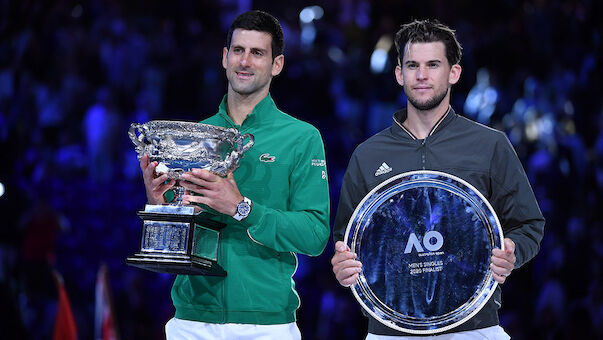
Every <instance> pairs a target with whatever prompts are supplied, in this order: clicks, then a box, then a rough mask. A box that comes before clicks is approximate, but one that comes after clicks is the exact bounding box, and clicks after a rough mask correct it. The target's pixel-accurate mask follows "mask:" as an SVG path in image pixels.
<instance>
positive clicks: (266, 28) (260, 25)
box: [226, 10, 285, 60]
mask: <svg viewBox="0 0 603 340" xmlns="http://www.w3.org/2000/svg"><path fill="white" fill-rule="evenodd" d="M237 28H241V29H244V30H249V31H259V32H266V33H268V34H270V36H271V37H272V43H271V46H270V47H271V48H272V51H271V52H272V60H274V58H276V57H277V56H279V55H281V54H283V49H284V47H285V41H284V39H283V29H282V28H281V24H280V23H279V22H278V20H277V19H276V18H275V17H273V16H272V15H270V14H268V13H266V12H263V11H258V10H254V11H248V12H245V13H243V14H240V15H239V16H238V17H236V19H235V20H234V21H233V22H232V24H230V29H229V30H228V36H227V37H226V48H227V49H230V43H231V41H232V33H233V32H234V31H235V30H236V29H237Z"/></svg>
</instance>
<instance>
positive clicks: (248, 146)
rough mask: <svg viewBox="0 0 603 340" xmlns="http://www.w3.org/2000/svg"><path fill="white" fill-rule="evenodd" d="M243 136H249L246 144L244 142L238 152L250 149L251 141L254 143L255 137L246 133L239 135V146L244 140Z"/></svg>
mask: <svg viewBox="0 0 603 340" xmlns="http://www.w3.org/2000/svg"><path fill="white" fill-rule="evenodd" d="M245 138H249V141H248V142H247V144H245V145H244V146H243V148H242V149H241V151H239V152H240V153H244V152H246V151H247V150H249V149H251V147H252V146H253V143H255V137H253V135H252V134H250V133H246V134H244V135H242V136H241V143H240V144H239V146H240V145H242V144H243V141H244V140H245Z"/></svg>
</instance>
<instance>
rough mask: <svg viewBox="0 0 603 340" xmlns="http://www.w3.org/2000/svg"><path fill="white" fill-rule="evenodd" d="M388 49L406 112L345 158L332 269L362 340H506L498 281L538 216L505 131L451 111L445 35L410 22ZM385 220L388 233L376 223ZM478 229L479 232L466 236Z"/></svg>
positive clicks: (534, 233)
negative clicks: (365, 321)
mask: <svg viewBox="0 0 603 340" xmlns="http://www.w3.org/2000/svg"><path fill="white" fill-rule="evenodd" d="M395 43H396V48H397V50H398V66H397V67H396V69H395V76H396V80H397V81H398V83H399V84H400V85H401V86H402V87H403V89H404V92H405V94H406V97H407V108H406V109H404V110H401V111H398V112H396V113H395V114H394V116H393V124H392V126H391V127H389V128H387V129H385V130H383V131H381V132H379V133H378V134H376V135H374V136H373V137H371V138H369V139H368V140H367V141H366V142H364V143H362V144H361V145H359V146H358V147H357V148H356V150H355V151H354V154H353V155H352V158H351V160H350V162H349V165H348V168H347V171H346V174H345V176H344V179H343V184H342V189H341V198H340V202H339V207H338V211H337V216H336V220H335V226H334V239H335V241H336V244H335V255H334V256H333V258H332V261H331V263H332V265H333V272H334V273H335V276H336V278H337V280H338V281H339V283H340V284H341V285H343V286H345V287H349V286H351V288H352V291H353V293H354V295H355V296H356V298H357V299H358V300H359V302H360V304H361V305H362V307H363V308H364V310H363V311H364V312H365V314H366V315H367V316H368V317H369V330H368V332H369V334H368V336H367V339H407V338H409V339H412V338H416V336H428V337H429V338H430V339H508V338H509V336H508V335H507V334H506V333H505V331H504V330H503V329H502V328H501V327H500V326H499V321H498V309H499V308H500V306H501V296H500V287H498V286H497V284H501V283H504V282H505V280H506V279H507V278H508V276H509V275H510V274H511V272H512V270H513V269H515V268H518V267H520V266H522V265H523V264H525V263H526V262H527V261H529V260H530V259H532V258H533V257H534V256H535V255H536V253H537V252H538V249H539V244H540V241H541V240H542V236H543V232H544V217H543V216H542V213H541V212H540V209H539V207H538V204H537V202H536V199H535V197H534V194H533V192H532V189H531V186H530V184H529V182H528V179H527V176H526V175H525V172H524V170H523V168H522V165H521V163H520V161H519V159H518V157H517V155H516V154H515V152H514V150H513V148H512V146H511V144H510V143H509V141H508V139H507V138H506V136H505V135H504V133H502V132H499V131H496V130H493V129H490V128H488V127H485V126H483V125H480V124H478V123H475V122H473V121H470V120H468V119H466V118H464V117H462V116H460V115H458V114H456V113H455V112H454V110H453V109H452V107H451V106H450V91H451V87H452V85H454V84H455V83H457V81H458V80H459V77H460V75H461V66H460V65H459V62H460V59H461V46H460V44H459V43H458V41H457V40H456V36H455V34H454V31H453V30H451V29H450V28H448V27H447V26H445V25H442V24H440V23H438V22H437V21H432V20H424V21H413V22H411V23H408V24H406V25H403V26H402V27H401V29H400V30H399V31H398V32H397V34H396V37H395ZM381 196H383V197H384V198H383V199H380V197H381ZM434 202H436V203H437V204H435V203H434ZM481 207H485V208H483V209H482V208H481ZM490 212H491V213H490ZM390 220H394V222H393V224H394V225H395V227H392V228H389V227H388V228H389V229H387V228H385V227H382V226H383V225H388V223H391V222H390ZM409 221H413V223H409ZM415 221H416V223H415ZM455 221H457V222H455ZM458 221H462V222H461V223H458ZM357 222H358V223H357ZM442 226H446V228H444V227H442ZM482 226H485V227H487V228H485V229H487V230H488V231H487V232H484V235H485V236H484V237H482V238H474V237H473V235H474V234H478V233H482V232H483V231H482V229H484V228H482ZM469 227H470V228H472V229H469ZM346 228H347V230H346ZM363 228H364V229H363ZM371 228H372V229H371ZM379 228H381V229H379ZM404 228H407V229H411V230H410V232H408V233H406V234H404V232H405V231H404V232H402V231H399V230H400V229H404ZM371 230H373V231H374V230H387V235H385V236H383V235H377V236H375V233H374V232H373V233H371V232H370V231H371ZM503 232H504V237H502V233H503ZM382 233H385V232H382ZM395 233H396V234H395ZM400 235H402V236H400ZM468 239H470V241H467V240H468ZM381 240H383V242H381ZM369 241H370V244H369ZM455 247H456V248H457V249H455ZM484 250H486V251H484ZM480 252H482V253H485V256H482V257H481V258H480V257H478V256H474V255H471V256H474V258H476V259H477V258H480V259H481V260H482V261H481V262H480V261H464V260H462V257H463V256H466V254H478V253H480ZM370 254H379V256H373V255H370ZM409 256H415V258H414V259H412V260H407V258H408V257H409ZM400 263H403V265H402V266H400V265H399V264H400ZM480 268H481V269H480ZM480 272H481V273H482V274H483V275H481V276H479V275H477V276H476V273H477V274H479V273H480ZM456 277H460V278H469V279H467V280H466V279H460V280H456V281H454V280H452V279H451V278H456ZM474 278H477V280H475V281H476V284H475V285H471V284H469V283H468V282H469V281H471V280H472V279H474ZM459 296H461V297H460V298H459ZM463 296H464V297H463ZM462 299H466V300H467V301H466V302H465V300H462ZM474 301H475V303H474Z"/></svg>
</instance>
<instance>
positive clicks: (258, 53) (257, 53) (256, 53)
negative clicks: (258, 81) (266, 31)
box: [253, 51, 264, 57]
mask: <svg viewBox="0 0 603 340" xmlns="http://www.w3.org/2000/svg"><path fill="white" fill-rule="evenodd" d="M253 54H254V55H256V56H258V57H261V56H263V55H264V54H263V53H262V52H261V51H253Z"/></svg>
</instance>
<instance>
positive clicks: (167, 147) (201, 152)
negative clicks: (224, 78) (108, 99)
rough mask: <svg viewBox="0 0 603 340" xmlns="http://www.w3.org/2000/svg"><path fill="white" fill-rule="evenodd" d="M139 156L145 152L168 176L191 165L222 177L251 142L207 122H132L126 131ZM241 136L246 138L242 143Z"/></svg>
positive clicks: (235, 130) (249, 137)
mask: <svg viewBox="0 0 603 340" xmlns="http://www.w3.org/2000/svg"><path fill="white" fill-rule="evenodd" d="M128 135H129V136H130V139H131V140H132V142H133V143H134V146H135V150H136V152H137V153H138V158H139V159H140V158H141V157H142V156H143V155H144V154H145V153H146V154H148V155H149V158H150V160H151V161H157V162H158V163H159V164H158V165H157V168H155V171H156V172H157V173H167V174H168V176H169V177H170V179H178V178H179V177H180V174H182V173H183V172H186V171H190V170H191V169H193V168H198V169H205V170H209V171H211V172H213V173H215V174H218V175H220V176H223V177H224V176H226V175H227V174H228V173H229V172H230V171H233V170H235V169H236V168H237V166H238V161H239V159H240V158H241V157H242V156H243V153H245V151H247V150H249V149H250V148H251V147H252V146H253V143H254V138H253V135H252V134H249V133H247V134H243V135H242V134H240V133H239V131H237V129H233V128H223V127H219V126H213V125H208V124H201V123H195V122H183V121H169V120H152V121H150V122H147V123H144V124H139V123H132V124H131V125H130V130H129V131H128ZM245 139H249V140H248V142H247V143H246V144H243V142H244V141H245Z"/></svg>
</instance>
